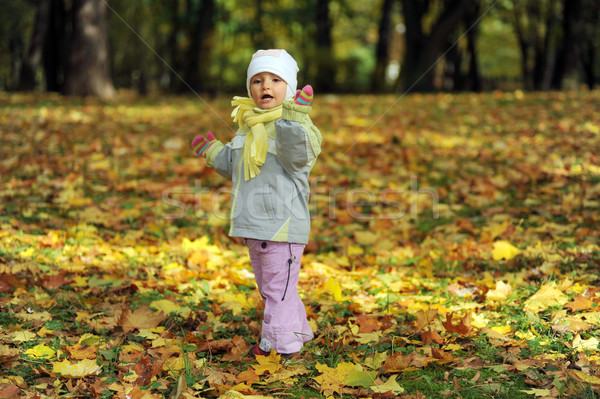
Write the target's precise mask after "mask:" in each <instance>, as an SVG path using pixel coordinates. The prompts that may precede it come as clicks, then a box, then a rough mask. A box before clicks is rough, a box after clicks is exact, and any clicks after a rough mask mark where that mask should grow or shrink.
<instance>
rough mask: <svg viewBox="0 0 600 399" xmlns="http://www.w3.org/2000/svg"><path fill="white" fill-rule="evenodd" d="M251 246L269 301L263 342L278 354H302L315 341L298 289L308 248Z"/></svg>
mask: <svg viewBox="0 0 600 399" xmlns="http://www.w3.org/2000/svg"><path fill="white" fill-rule="evenodd" d="M247 245H248V248H249V251H250V259H251V261H252V267H253V269H254V275H255V276H256V284H257V286H258V289H259V291H260V294H261V296H262V297H263V301H264V302H265V311H264V312H265V317H264V321H263V326H262V339H263V340H266V341H268V342H269V343H270V344H271V345H272V347H273V349H275V350H276V351H277V352H278V353H295V352H298V351H299V350H300V349H301V348H302V346H303V345H304V343H305V342H308V341H310V340H311V339H312V338H313V332H312V330H311V329H310V326H309V325H308V320H307V319H306V309H305V308H304V304H303V303H302V300H301V299H300V296H299V295H298V289H297V285H298V280H299V276H300V259H301V257H302V253H303V252H304V245H302V244H289V243H281V242H272V241H258V240H247ZM290 259H291V263H290V262H289V260H290Z"/></svg>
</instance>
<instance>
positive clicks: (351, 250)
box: [348, 245, 365, 256]
mask: <svg viewBox="0 0 600 399" xmlns="http://www.w3.org/2000/svg"><path fill="white" fill-rule="evenodd" d="M363 252H365V251H364V250H363V249H362V248H361V247H359V246H356V245H349V246H348V256H353V255H362V254H363Z"/></svg>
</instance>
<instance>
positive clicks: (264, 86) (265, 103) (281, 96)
mask: <svg viewBox="0 0 600 399" xmlns="http://www.w3.org/2000/svg"><path fill="white" fill-rule="evenodd" d="M250 94H252V99H253V100H254V102H255V103H256V105H258V106H259V107H260V108H262V109H273V108H275V107H278V106H280V105H281V104H283V101H284V100H285V96H286V94H287V83H285V80H283V79H281V78H280V77H279V76H277V75H275V74H273V73H271V72H261V73H257V74H256V75H254V76H252V79H250Z"/></svg>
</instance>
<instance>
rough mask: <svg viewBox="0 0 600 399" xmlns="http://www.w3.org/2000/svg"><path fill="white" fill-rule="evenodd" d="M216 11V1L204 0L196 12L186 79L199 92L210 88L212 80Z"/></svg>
mask: <svg viewBox="0 0 600 399" xmlns="http://www.w3.org/2000/svg"><path fill="white" fill-rule="evenodd" d="M188 11H191V10H188ZM214 13H215V1H214V0H203V1H202V4H201V5H200V8H199V9H198V10H197V13H196V21H195V24H194V28H193V32H192V42H191V44H190V48H189V51H188V57H187V65H186V74H185V76H186V81H187V83H188V84H189V85H190V86H191V87H192V89H193V90H195V91H198V92H201V91H206V90H207V89H209V88H210V87H209V86H210V85H209V84H208V83H209V82H210V79H209V68H210V63H211V59H210V58H211V57H210V54H211V51H210V48H211V40H212V37H213V34H214V29H215V20H214Z"/></svg>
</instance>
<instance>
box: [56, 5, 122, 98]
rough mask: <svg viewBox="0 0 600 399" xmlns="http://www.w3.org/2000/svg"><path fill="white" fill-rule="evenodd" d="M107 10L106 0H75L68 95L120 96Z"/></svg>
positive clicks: (68, 72) (66, 79)
mask: <svg viewBox="0 0 600 399" xmlns="http://www.w3.org/2000/svg"><path fill="white" fill-rule="evenodd" d="M106 10H107V8H106V3H105V2H104V1H102V0H73V28H72V33H71V40H70V48H69V57H68V66H67V73H66V76H65V82H64V87H63V92H64V93H65V94H68V95H77V96H98V97H100V98H103V99H113V98H114V97H115V95H116V93H115V89H114V86H113V84H112V80H111V77H110V66H109V59H108V41H107V36H106Z"/></svg>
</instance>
